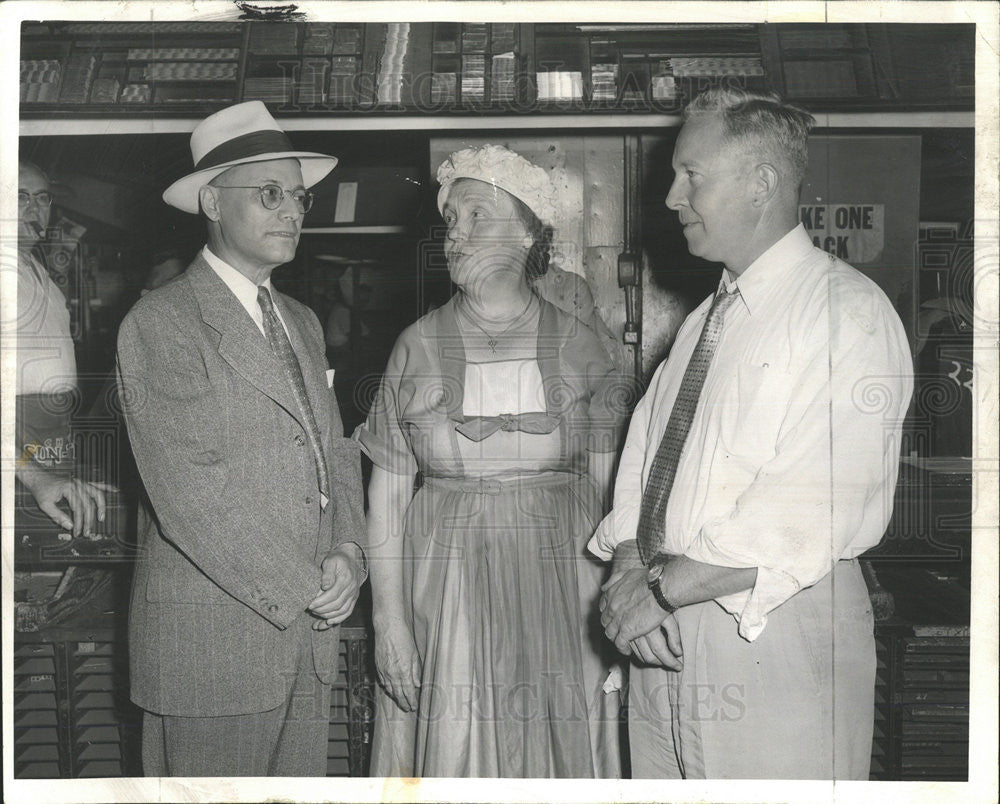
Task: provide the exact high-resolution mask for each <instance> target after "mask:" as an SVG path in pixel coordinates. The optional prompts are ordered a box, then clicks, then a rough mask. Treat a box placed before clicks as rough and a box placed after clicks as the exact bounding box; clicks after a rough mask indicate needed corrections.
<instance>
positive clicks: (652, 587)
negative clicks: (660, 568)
mask: <svg viewBox="0 0 1000 804" xmlns="http://www.w3.org/2000/svg"><path fill="white" fill-rule="evenodd" d="M649 591H650V592H652V593H653V598H654V599H655V600H656V603H657V605H659V607H660V608H661V609H663V610H664V611H665V612H666V613H667V614H673V613H674V612H675V611H677V607H676V606H672V605H671V604H670V601H668V600H667V598H666V595H664V594H663V590H662V589H661V588H660V579H659V578H657V579H656V580H655V581H650V582H649Z"/></svg>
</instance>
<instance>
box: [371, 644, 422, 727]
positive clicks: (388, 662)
mask: <svg viewBox="0 0 1000 804" xmlns="http://www.w3.org/2000/svg"><path fill="white" fill-rule="evenodd" d="M375 672H376V674H377V675H378V681H379V684H381V685H382V688H383V689H384V690H385V691H386V692H387V693H388V694H389V696H390V697H391V698H392V699H393V700H394V701H395V702H396V705H397V706H398V707H399V708H400V709H402V710H403V711H404V712H413V711H415V710H416V708H417V704H418V703H419V700H420V657H419V656H418V655H417V646H416V645H415V644H414V642H413V634H412V633H410V629H409V628H408V627H406V626H405V625H402V624H400V625H395V626H391V627H389V628H385V629H383V628H379V627H378V625H376V626H375Z"/></svg>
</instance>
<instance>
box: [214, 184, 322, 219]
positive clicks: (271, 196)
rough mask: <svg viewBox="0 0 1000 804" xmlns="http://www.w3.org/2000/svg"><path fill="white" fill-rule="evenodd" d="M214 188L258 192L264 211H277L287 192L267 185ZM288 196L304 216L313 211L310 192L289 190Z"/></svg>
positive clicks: (224, 185) (226, 185) (227, 185)
mask: <svg viewBox="0 0 1000 804" xmlns="http://www.w3.org/2000/svg"><path fill="white" fill-rule="evenodd" d="M212 186H213V187H219V188H220V189H223V190H256V191H257V192H259V193H260V203H261V204H263V205H264V209H277V208H278V207H280V206H281V202H282V201H284V200H285V191H284V190H283V189H282V188H281V187H279V186H278V185H277V184H265V185H263V186H261V187H256V186H237V185H232V184H213V185H212ZM288 194H289V195H291V197H292V201H294V202H295V206H296V208H297V209H298V210H299V212H301V213H302V214H303V215H304V214H305V213H307V212H308V211H309V210H310V209H312V205H313V194H312V193H311V192H309V191H308V190H289V191H288Z"/></svg>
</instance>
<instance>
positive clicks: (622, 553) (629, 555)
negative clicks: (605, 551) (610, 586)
mask: <svg viewBox="0 0 1000 804" xmlns="http://www.w3.org/2000/svg"><path fill="white" fill-rule="evenodd" d="M641 566H642V559H641V558H639V542H637V541H636V540H635V539H629V540H627V541H624V542H620V543H619V544H618V545H617V546H616V547H615V557H614V562H613V563H612V565H611V578H610V580H614V579H615V576H616V575H619V574H620V573H622V572H626V571H627V570H630V569H638V568H639V567H641Z"/></svg>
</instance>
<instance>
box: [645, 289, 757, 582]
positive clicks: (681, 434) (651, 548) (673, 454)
mask: <svg viewBox="0 0 1000 804" xmlns="http://www.w3.org/2000/svg"><path fill="white" fill-rule="evenodd" d="M739 294H740V291H739V289H738V288H737V289H735V290H734V291H733V292H732V293H725V292H722V293H716V295H715V300H714V301H713V302H712V306H711V308H709V311H708V318H707V319H706V320H705V327H704V329H702V331H701V337H700V338H698V345H697V346H695V348H694V352H693V353H692V355H691V361H690V362H689V363H688V365H687V369H686V370H685V372H684V379H683V380H681V387H680V390H679V391H678V392H677V399H676V400H674V407H673V409H672V410H671V411H670V419H669V420H668V421H667V429H666V430H665V431H664V432H663V440H662V441H660V446H659V448H658V449H657V450H656V457H654V458H653V465H652V467H651V468H650V470H649V479H648V480H647V481H646V489H645V491H643V494H642V507H641V508H640V510H639V528H638V533H637V534H636V538H637V539H638V542H639V557H640V558H641V559H642V563H643V564H648V563H649V559H651V558H652V557H653V556H654V555H656V554H657V552H658V551H659V549H660V545H661V544H662V543H663V532H664V529H665V527H666V516H665V514H666V510H667V500H669V499H670V490H671V489H672V488H673V485H674V476H675V475H676V474H677V462H678V461H679V460H680V457H681V450H683V449H684V442H685V441H686V440H687V436H688V431H689V430H690V429H691V421H692V419H694V412H695V410H696V409H697V408H698V397H699V396H700V395H701V387H702V386H703V385H704V384H705V375H706V374H707V373H708V367H709V366H710V365H711V363H712V356H713V355H714V354H715V348H716V347H717V346H718V345H719V336H720V335H721V334H722V323H723V320H724V318H725V314H726V310H727V309H728V308H729V305H731V304H732V303H733V302H734V301H736V298H737V296H739Z"/></svg>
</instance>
